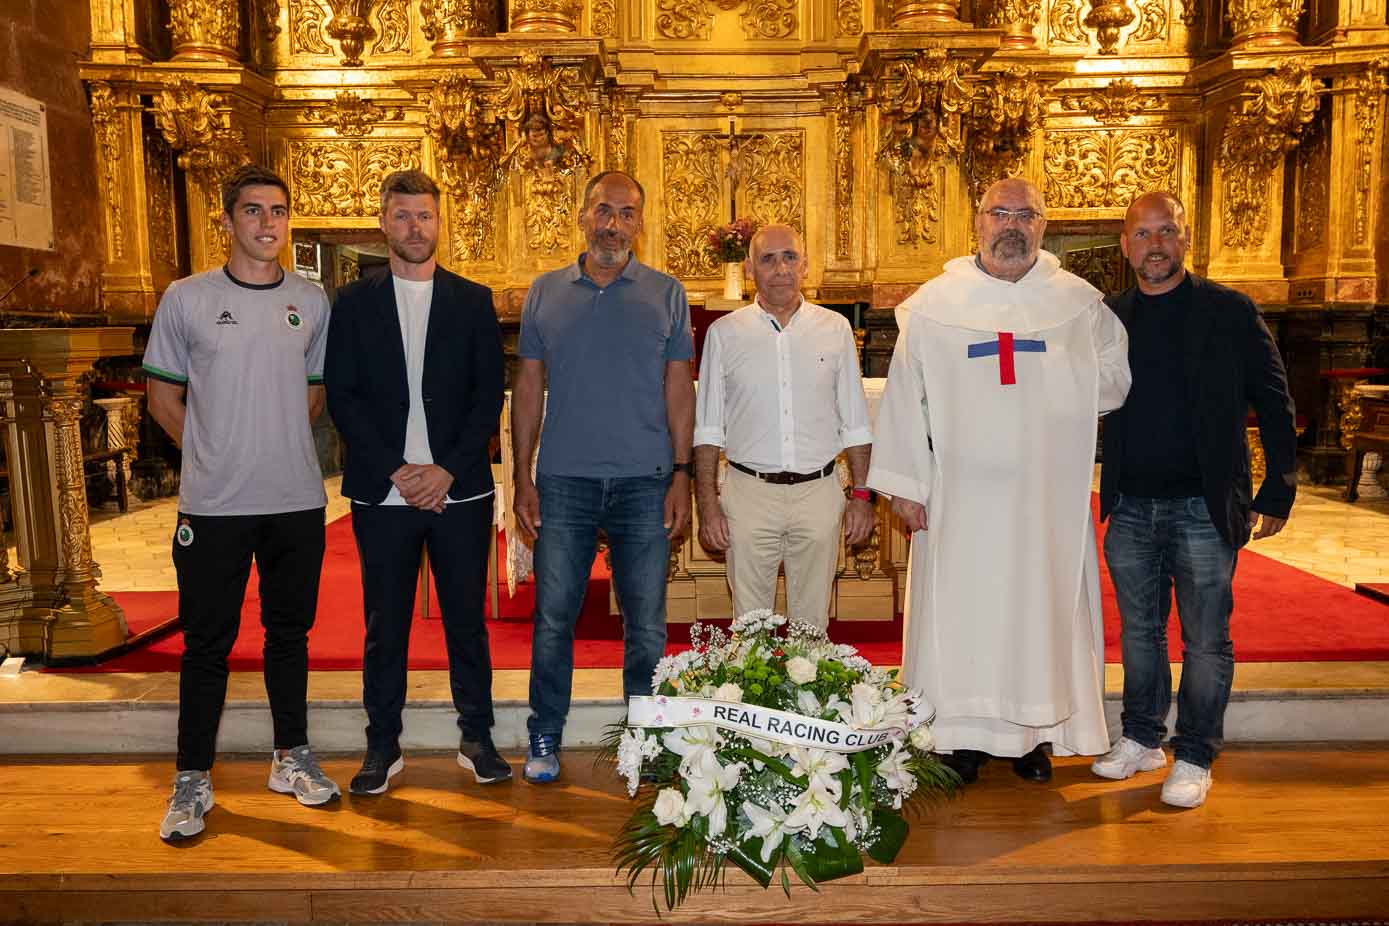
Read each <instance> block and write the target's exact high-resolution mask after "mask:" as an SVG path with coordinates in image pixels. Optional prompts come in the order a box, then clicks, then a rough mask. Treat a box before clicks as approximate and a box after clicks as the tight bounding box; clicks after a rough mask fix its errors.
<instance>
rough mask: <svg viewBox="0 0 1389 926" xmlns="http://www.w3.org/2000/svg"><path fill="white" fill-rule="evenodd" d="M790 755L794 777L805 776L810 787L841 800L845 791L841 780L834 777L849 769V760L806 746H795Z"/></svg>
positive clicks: (834, 753)
mask: <svg viewBox="0 0 1389 926" xmlns="http://www.w3.org/2000/svg"><path fill="white" fill-rule="evenodd" d="M789 754H790V756H791V759H792V761H793V762H794V764H793V765H792V766H791V774H792V775H804V776H805V777H806V778H807V779H808V780H809V782H810V787H812V788H814V787H817V786H818V787H820V788H823V789H824V790H826V791H828V792H829V793H830V794H831V795H833V796H834V799H835V800H836V801H837V800H839V798H840V795H841V794H843V789H842V788H841V787H840V786H839V779H838V778H836V777H834V776H835V774H836V773H838V772H842V771H844V769H846V768H848V767H849V760H848V759H846V758H844V756H842V755H840V754H839V753H837V752H830V751H829V750H826V749H809V748H807V747H804V746H793V747H792V748H791V752H790V753H789Z"/></svg>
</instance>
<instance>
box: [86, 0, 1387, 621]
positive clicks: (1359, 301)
mask: <svg viewBox="0 0 1389 926" xmlns="http://www.w3.org/2000/svg"><path fill="white" fill-rule="evenodd" d="M90 3H91V12H92V46H91V53H90V56H89V58H88V60H87V61H85V62H84V63H83V64H82V67H81V72H82V77H83V79H84V81H85V83H86V85H87V87H88V91H89V95H90V100H91V108H92V117H93V122H94V126H95V130H96V136H97V145H98V171H99V174H100V181H101V182H100V189H101V192H102V209H101V221H102V222H103V224H104V229H105V244H106V255H105V258H106V259H105V274H104V284H103V290H104V299H105V307H104V308H105V311H106V312H107V314H108V316H109V317H110V319H111V321H112V322H113V323H125V324H136V325H140V324H146V323H148V321H149V319H150V317H151V316H152V314H153V312H154V308H155V306H156V304H157V302H158V298H159V295H160V293H161V291H162V290H163V288H164V287H165V286H166V285H167V284H168V283H169V281H170V280H172V279H174V278H176V277H177V276H179V275H181V274H183V273H186V272H190V271H197V270H201V269H205V268H207V267H210V266H215V265H216V264H217V263H219V262H220V261H221V260H222V259H223V255H224V252H225V248H226V242H225V241H224V240H223V237H222V232H221V231H220V228H219V226H218V224H217V213H218V211H219V206H218V204H217V199H216V196H217V193H216V191H217V184H218V180H219V178H220V176H221V175H222V174H223V173H224V172H225V171H226V170H228V169H229V168H231V167H233V166H235V165H236V164H238V163H241V162H244V161H246V160H251V159H254V160H258V161H262V162H263V163H266V164H268V165H269V166H271V167H272V168H274V169H276V170H277V171H278V172H279V173H281V174H282V175H283V176H284V177H285V178H286V179H287V180H288V183H289V186H290V190H291V202H292V213H293V218H292V225H293V228H294V234H295V238H296V251H297V250H298V242H300V241H305V242H310V247H309V250H308V252H306V253H313V245H312V242H315V241H320V242H321V241H334V240H336V241H354V240H356V241H363V240H367V239H369V238H370V237H371V235H370V230H371V229H373V228H375V226H376V213H377V210H378V202H377V196H376V190H377V188H378V185H379V182H380V180H381V178H382V177H383V176H384V175H385V174H386V173H388V172H390V171H392V170H396V169H399V168H405V167H421V168H423V169H425V170H427V171H429V172H430V173H432V174H433V175H434V176H436V177H437V178H439V180H440V181H441V185H442V186H443V188H444V190H445V196H444V202H443V207H442V218H443V220H444V221H443V223H442V224H443V231H442V237H441V242H440V256H441V259H442V261H443V262H444V263H445V264H446V265H448V266H449V267H451V268H452V269H454V270H456V271H458V272H460V273H463V274H466V275H468V276H470V277H473V278H475V279H478V280H480V281H482V282H484V283H486V284H488V285H490V286H491V287H492V288H493V289H494V291H495V292H496V294H497V308H498V312H499V315H500V316H501V318H502V319H503V323H504V325H507V326H508V327H509V330H510V331H511V332H512V333H513V335H514V331H515V326H516V322H517V318H518V315H519V307H520V305H521V301H522V299H523V297H524V293H525V290H526V288H527V286H528V284H529V283H530V281H531V280H532V279H533V278H534V277H535V276H536V274H537V273H539V272H541V271H544V270H548V269H551V268H554V267H558V266H561V265H563V264H565V263H567V262H569V261H571V260H573V259H574V255H575V254H576V253H577V252H578V251H579V250H580V249H581V248H582V239H581V237H580V235H579V233H578V230H577V228H576V224H575V220H576V217H577V209H578V205H579V203H578V200H579V195H580V192H581V190H582V187H583V183H584V181H585V179H586V178H587V177H589V176H592V175H593V173H595V172H597V171H600V170H604V169H609V168H622V169H626V170H629V171H631V172H633V173H634V174H635V175H636V176H637V177H638V179H640V180H641V181H642V183H643V184H644V185H645V187H646V190H647V194H648V198H647V206H646V224H645V230H644V232H643V234H642V236H641V239H640V242H639V253H640V255H641V257H642V259H643V260H644V261H645V262H647V263H648V264H651V265H653V266H655V267H657V268H659V269H662V270H665V271H667V272H669V273H671V274H673V275H675V276H677V277H679V278H680V279H681V280H683V281H684V282H685V284H686V287H687V288H688V289H689V291H690V292H691V296H692V303H693V304H694V305H695V307H696V309H697V314H698V313H700V312H705V311H708V310H709V309H710V308H711V307H716V301H715V300H714V299H712V298H710V299H705V297H704V295H703V294H704V293H706V292H708V293H710V294H711V295H712V294H713V293H714V292H717V291H719V290H720V289H721V280H722V267H721V266H720V265H719V264H717V263H716V262H715V260H714V258H713V256H712V255H711V254H710V253H709V252H708V251H707V250H706V248H705V246H704V239H705V235H706V233H707V232H708V231H709V229H710V228H712V227H713V226H715V225H717V224H719V223H721V222H726V221H728V220H729V218H730V217H731V216H734V215H737V216H752V217H755V218H757V219H759V220H762V221H781V222H787V223H790V224H792V225H794V226H795V227H797V228H799V229H800V230H802V231H803V232H804V234H805V237H806V240H807V243H808V247H809V252H810V257H811V266H812V269H811V271H810V275H809V279H808V280H807V289H808V292H809V294H810V295H811V296H812V297H813V298H815V299H817V300H818V301H820V302H822V303H826V304H832V305H836V306H843V307H847V310H848V311H849V312H850V314H851V315H852V317H853V318H854V319H855V320H856V321H857V322H858V323H859V324H860V326H861V327H862V328H863V329H864V331H865V332H866V334H865V338H866V345H865V355H866V356H865V363H866V367H865V368H866V370H867V372H868V373H869V374H870V375H877V376H881V375H883V373H884V371H885V368H886V362H887V357H888V355H889V354H890V352H891V348H892V343H893V339H894V338H895V334H896V329H895V326H894V324H893V321H892V313H891V307H892V306H893V305H895V304H896V303H897V302H898V301H899V300H900V299H901V298H902V297H903V296H904V295H905V294H906V293H908V292H910V291H911V290H912V289H913V288H914V287H915V286H917V285H918V284H920V283H921V282H922V281H924V280H926V279H928V278H929V277H931V276H933V275H934V274H936V273H937V272H938V271H939V270H940V268H941V266H942V265H943V264H944V262H945V261H946V260H947V259H949V258H951V257H954V256H957V255H959V254H962V253H967V252H968V251H969V250H970V249H971V247H972V241H971V236H972V231H971V222H970V220H969V216H970V215H971V214H972V211H973V207H974V203H975V202H976V201H977V199H978V197H979V196H980V194H981V192H982V190H983V189H984V188H985V187H986V186H987V185H988V184H989V183H990V182H991V181H992V180H994V179H996V178H999V177H1003V176H1010V175H1018V176H1024V177H1027V178H1029V179H1031V180H1033V181H1034V182H1036V183H1037V184H1039V185H1040V186H1041V187H1042V188H1043V190H1044V191H1045V194H1046V198H1047V204H1048V214H1049V228H1048V246H1049V247H1052V249H1053V250H1056V251H1057V252H1058V253H1059V255H1060V256H1061V257H1062V259H1063V260H1064V261H1065V263H1066V265H1067V266H1068V267H1072V268H1075V269H1076V270H1077V271H1078V272H1081V273H1083V274H1084V275H1086V276H1088V277H1090V278H1091V279H1094V280H1096V281H1097V282H1099V283H1100V284H1101V285H1107V286H1109V287H1110V288H1114V287H1117V286H1118V285H1120V284H1121V282H1122V280H1123V264H1122V262H1121V261H1120V260H1119V257H1118V253H1117V230H1118V222H1119V220H1120V218H1121V216H1122V214H1123V210H1124V208H1125V207H1126V206H1127V204H1128V203H1129V202H1130V201H1131V200H1132V198H1133V197H1134V196H1135V195H1136V194H1137V193H1139V192H1142V191H1145V190H1151V189H1165V190H1172V191H1175V192H1177V193H1178V194H1179V195H1180V196H1181V197H1182V198H1183V199H1184V200H1185V201H1186V203H1188V205H1189V209H1190V213H1191V215H1192V217H1193V220H1194V221H1193V225H1194V228H1193V231H1194V237H1195V246H1194V249H1193V253H1192V256H1191V260H1192V264H1193V267H1194V269H1195V270H1197V271H1198V272H1200V273H1203V274H1205V275H1207V276H1209V277H1212V278H1214V279H1216V280H1218V281H1221V282H1224V283H1227V284H1230V285H1234V286H1236V287H1238V288H1240V289H1242V290H1244V291H1245V292H1247V293H1249V294H1250V295H1251V296H1252V297H1253V298H1254V299H1255V300H1256V301H1257V302H1259V303H1260V304H1261V306H1263V307H1264V309H1265V312H1266V315H1267V316H1268V317H1269V319H1270V323H1271V324H1272V325H1273V327H1274V328H1275V330H1276V331H1277V333H1278V336H1279V338H1280V343H1281V344H1282V346H1283V348H1284V351H1285V355H1286V356H1288V358H1289V365H1290V368H1291V369H1292V371H1293V377H1294V383H1295V389H1297V390H1298V391H1299V394H1298V399H1299V409H1300V411H1303V412H1305V413H1306V417H1308V418H1309V420H1310V421H1311V422H1312V423H1313V425H1314V426H1313V429H1312V433H1311V434H1309V436H1308V439H1307V440H1306V441H1305V443H1306V444H1307V445H1308V446H1307V447H1306V448H1305V449H1306V451H1307V453H1308V455H1309V459H1312V460H1316V459H1317V458H1318V455H1319V454H1320V455H1322V456H1326V457H1327V458H1328V459H1331V458H1333V457H1334V460H1335V463H1334V466H1332V467H1330V468H1335V467H1338V466H1339V465H1340V464H1339V460H1340V457H1339V456H1338V455H1337V454H1339V452H1340V451H1339V444H1338V443H1337V441H1338V440H1339V437H1340V435H1339V434H1338V432H1337V430H1336V429H1337V422H1338V421H1339V412H1340V411H1341V409H1340V408H1339V407H1338V406H1336V405H1335V401H1336V398H1335V395H1334V394H1333V393H1334V392H1335V390H1332V389H1329V388H1327V380H1326V377H1325V373H1326V372H1327V371H1333V372H1334V371H1335V370H1337V369H1343V368H1359V367H1364V366H1366V365H1367V364H1368V361H1369V359H1370V357H1369V353H1370V350H1371V348H1372V338H1373V337H1374V332H1375V331H1376V325H1377V324H1378V325H1379V329H1380V330H1382V329H1383V327H1384V326H1383V323H1382V321H1381V320H1380V319H1379V314H1378V313H1377V312H1376V309H1375V306H1376V301H1377V297H1379V298H1380V299H1382V298H1383V294H1384V293H1385V290H1386V281H1387V280H1389V269H1387V268H1386V261H1389V254H1386V253H1384V252H1385V251H1386V250H1389V247H1386V244H1385V238H1386V235H1385V222H1386V219H1385V214H1384V205H1385V203H1384V200H1385V188H1386V181H1385V150H1384V148H1385V146H1384V140H1383V139H1384V134H1385V130H1384V124H1385V115H1384V109H1385V87H1386V74H1389V28H1386V17H1385V2H1384V0H978V2H971V0H964V3H963V5H961V3H960V0H510V2H509V3H508V4H506V5H502V4H501V2H499V0H90ZM1377 243H1378V248H1379V254H1378V255H1377V254H1376V247H1377ZM332 253H335V254H337V255H338V256H337V257H335V258H333V260H332V261H331V263H332V264H333V265H332V266H330V267H326V268H319V269H320V270H321V272H322V273H323V274H324V276H325V280H328V279H335V280H339V281H341V280H343V279H349V278H351V277H352V276H353V275H355V273H356V272H357V266H356V264H355V259H356V258H355V257H354V256H353V255H354V254H355V253H356V252H353V251H351V250H350V249H344V250H341V251H336V252H332ZM292 260H293V258H292V257H291V256H290V255H288V254H287V255H286V263H287V265H288V264H289V263H290V262H291V261H292ZM887 517H888V515H887V513H886V511H885V510H884V512H883V513H882V515H881V516H880V525H879V528H878V530H877V531H876V532H875V535H874V538H873V540H872V541H871V542H870V544H869V545H868V546H867V547H866V548H864V549H862V550H846V551H845V554H844V561H843V567H842V570H841V574H840V579H839V581H838V589H839V592H838V596H837V602H838V604H837V607H838V609H839V612H840V616H843V617H862V618H883V617H889V618H890V617H891V615H892V612H893V610H894V590H895V591H896V596H897V599H898V601H899V602H900V594H901V590H902V585H903V584H904V579H905V559H906V550H905V540H904V539H903V538H902V536H901V533H900V531H896V530H893V529H890V527H889V525H888V524H887ZM722 572H723V570H722V565H721V564H720V563H717V562H713V561H711V560H709V559H708V558H707V557H706V556H705V554H704V553H703V551H702V550H701V549H700V548H699V546H698V544H697V543H695V542H693V541H687V542H686V543H685V544H684V546H683V547H682V548H681V549H680V550H679V551H678V553H677V555H676V556H675V557H674V558H673V562H672V596H671V611H672V619H684V620H688V619H691V618H693V617H695V616H718V615H719V614H721V613H722V614H726V613H727V609H728V600H727V594H726V591H725V590H724V589H723V578H722ZM850 599H854V601H853V602H852V603H851V602H850Z"/></svg>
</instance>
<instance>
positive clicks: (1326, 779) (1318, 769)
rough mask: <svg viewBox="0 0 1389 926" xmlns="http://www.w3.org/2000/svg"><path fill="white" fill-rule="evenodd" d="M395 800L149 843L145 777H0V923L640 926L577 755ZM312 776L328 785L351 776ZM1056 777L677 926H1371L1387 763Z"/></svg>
mask: <svg viewBox="0 0 1389 926" xmlns="http://www.w3.org/2000/svg"><path fill="white" fill-rule="evenodd" d="M407 762H408V767H407V769H406V772H405V777H404V778H403V780H401V786H400V787H398V788H396V789H394V790H392V791H391V792H390V793H389V794H387V795H383V796H381V797H377V798H370V799H367V798H352V797H347V798H345V799H344V800H343V801H342V802H341V803H340V804H339V805H337V806H335V807H334V808H333V809H326V810H323V809H319V810H314V809H309V808H302V807H300V806H299V805H298V804H296V803H294V802H293V801H292V800H291V799H289V798H286V797H284V796H281V795H277V794H273V793H271V792H269V791H267V790H266V788H265V778H266V773H267V770H268V763H267V761H266V760H265V759H262V758H256V759H240V760H232V761H223V762H221V763H219V764H218V766H217V769H216V771H215V777H214V780H215V784H216V789H217V793H216V796H217V807H216V808H215V809H214V810H213V811H212V812H211V813H210V814H209V816H208V831H207V833H206V834H204V835H203V836H202V837H201V838H199V839H198V840H196V841H194V842H192V843H190V844H186V845H184V846H181V847H171V846H166V845H165V844H163V843H161V842H160V841H159V838H158V835H157V825H158V822H159V817H160V815H161V813H162V810H163V804H164V801H165V799H166V797H167V794H168V789H169V784H170V777H171V774H172V771H171V768H170V765H169V763H168V761H167V760H163V759H160V760H150V761H132V760H127V759H109V758H102V759H93V760H90V761H88V762H82V763H75V762H73V761H72V760H70V759H66V758H65V759H62V760H58V759H53V758H32V759H20V760H13V759H11V760H6V761H5V762H4V764H3V765H0V810H2V811H3V812H0V920H6V921H23V922H53V921H67V922H82V921H90V922H117V921H132V920H134V921H146V922H147V921H158V920H223V921H228V920H252V921H258V922H268V921H277V922H285V921H289V922H295V921H318V922H346V921H355V922H362V921H376V922H380V921H404V922H424V921H448V920H455V921H487V922H498V921H520V922H653V921H655V920H656V919H657V917H656V916H655V914H654V913H653V911H652V906H651V902H650V895H649V893H648V892H647V891H646V890H645V889H638V892H637V894H636V896H635V897H634V896H630V895H629V894H628V893H627V891H626V889H625V887H624V886H623V884H622V883H621V882H620V881H619V880H618V879H616V878H615V877H614V875H613V872H612V870H611V867H610V864H609V861H608V858H609V852H610V849H611V843H612V837H613V834H614V832H616V830H617V829H618V827H619V826H620V824H621V823H622V821H623V820H624V819H625V818H626V816H627V814H628V813H629V812H630V804H629V802H628V800H627V798H626V794H625V792H624V791H623V790H622V788H621V785H620V782H619V781H618V780H617V779H616V777H615V776H614V775H613V773H612V771H611V770H610V769H609V768H607V767H605V766H599V767H597V768H595V767H594V766H593V763H592V756H591V754H585V753H570V754H566V763H565V767H564V775H565V778H564V780H563V781H562V782H561V783H560V784H557V785H554V786H549V787H535V786H531V785H526V784H524V783H522V782H520V781H515V782H511V783H507V784H503V785H493V786H488V787H481V786H478V785H476V784H474V783H473V782H472V778H471V775H469V774H467V773H465V772H463V771H462V770H461V769H459V768H458V767H457V766H456V765H455V763H454V760H453V757H452V756H437V755H434V756H407ZM325 767H326V768H327V770H328V771H329V773H330V774H332V775H333V776H334V777H335V778H337V780H338V781H339V782H340V783H342V784H344V785H345V784H346V782H347V780H348V779H349V778H350V776H351V774H352V772H353V771H355V768H356V761H355V760H354V759H352V758H347V757H344V758H340V759H332V760H329V761H327V762H326V763H325ZM1162 775H1163V773H1162V772H1154V773H1148V774H1145V775H1140V776H1138V777H1137V778H1135V779H1133V780H1130V781H1128V782H1112V783H1111V782H1103V781H1100V780H1099V779H1096V778H1094V777H1092V776H1091V775H1090V773H1089V770H1088V767H1087V764H1086V762H1085V761H1083V760H1076V759H1061V760H1057V763H1056V777H1055V779H1054V780H1053V782H1052V783H1051V784H1049V785H1042V786H1037V785H1025V784H1024V783H1022V782H1020V781H1018V780H1017V779H1015V778H1014V777H1013V775H1012V772H1011V769H1009V767H1008V766H1007V765H1006V764H1005V763H993V764H991V765H989V766H987V767H986V768H985V769H984V772H983V774H982V776H981V778H980V781H979V783H978V784H976V785H974V786H972V787H971V788H970V789H969V790H968V791H967V792H966V793H965V794H964V795H963V796H962V797H960V798H958V799H956V800H954V801H951V802H950V803H948V804H946V805H945V806H943V807H941V808H939V809H937V810H934V811H930V812H928V814H927V815H926V816H924V817H922V818H921V819H920V820H918V821H916V822H915V823H914V824H913V832H912V836H911V838H910V839H909V841H908V843H907V845H906V847H905V848H904V849H903V852H902V854H901V856H900V857H899V861H898V864H897V865H895V866H892V867H878V866H873V865H872V864H871V863H870V867H869V869H868V870H867V871H866V872H865V873H864V874H862V875H860V876H857V877H855V878H851V879H845V880H842V881H837V882H832V883H829V884H826V885H823V886H822V888H821V893H820V894H818V895H816V894H814V893H812V892H811V891H809V890H808V889H806V888H805V887H803V886H800V885H798V884H797V885H794V886H793V889H792V896H791V898H790V899H789V900H788V899H787V898H786V897H785V895H784V894H783V893H782V892H781V891H780V890H778V889H776V888H774V889H772V890H769V891H763V890H761V889H760V888H758V887H757V886H756V885H754V884H753V883H752V882H751V881H749V880H748V879H746V878H744V877H743V876H742V875H741V873H739V872H737V871H736V870H734V869H732V867H731V866H730V874H729V878H728V886H727V889H726V890H725V891H721V892H714V893H710V894H707V895H703V896H700V897H698V898H697V899H696V900H695V901H693V902H692V903H690V904H688V905H687V906H686V907H684V908H682V909H681V910H679V911H677V913H676V914H675V915H674V916H672V917H669V918H670V919H674V920H679V921H686V922H745V923H747V922H798V923H817V922H818V923H847V922H879V923H905V922H947V923H981V922H1063V921H1064V922H1098V921H1165V922H1172V921H1187V920H1203V919H1205V920H1210V919H1227V920H1229V919H1273V918H1280V919H1283V920H1285V921H1286V920H1288V919H1290V918H1312V917H1321V918H1360V919H1362V920H1363V919H1365V918H1373V917H1376V916H1383V915H1384V914H1386V913H1389V835H1386V834H1389V747H1385V746H1380V747H1377V748H1359V747H1320V748H1301V747H1280V748H1277V749H1268V748H1265V749H1252V748H1230V749H1228V750H1227V751H1226V753H1225V754H1224V755H1223V756H1222V758H1221V759H1220V761H1219V763H1218V764H1217V766H1216V781H1215V787H1214V788H1213V790H1212V792H1211V798H1210V801H1209V802H1208V803H1207V805H1206V806H1205V807H1203V808H1200V809H1198V810H1194V811H1177V810H1173V809H1171V808H1167V807H1165V806H1164V805H1162V804H1161V803H1160V802H1159V801H1158V790H1159V788H1160V785H1161V781H1162Z"/></svg>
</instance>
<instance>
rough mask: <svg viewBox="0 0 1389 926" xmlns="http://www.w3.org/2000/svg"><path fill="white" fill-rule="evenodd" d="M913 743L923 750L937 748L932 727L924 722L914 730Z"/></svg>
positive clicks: (927, 750) (929, 750)
mask: <svg viewBox="0 0 1389 926" xmlns="http://www.w3.org/2000/svg"><path fill="white" fill-rule="evenodd" d="M912 745H913V746H915V747H916V748H917V749H920V750H921V751H922V752H931V751H932V750H933V749H935V748H936V738H935V737H934V736H932V735H931V728H930V727H929V726H928V725H926V724H924V723H923V724H922V725H921V726H919V727H917V728H916V729H915V730H913V731H912Z"/></svg>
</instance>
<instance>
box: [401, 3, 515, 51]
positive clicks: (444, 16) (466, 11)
mask: <svg viewBox="0 0 1389 926" xmlns="http://www.w3.org/2000/svg"><path fill="white" fill-rule="evenodd" d="M420 31H422V32H423V33H424V37H425V38H427V39H429V41H431V42H433V43H434V45H433V50H434V52H433V53H434V57H436V58H461V57H464V56H466V55H467V54H468V39H469V38H472V37H474V36H480V35H493V34H495V33H496V31H497V6H496V3H495V2H494V0H421V3H420Z"/></svg>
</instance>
